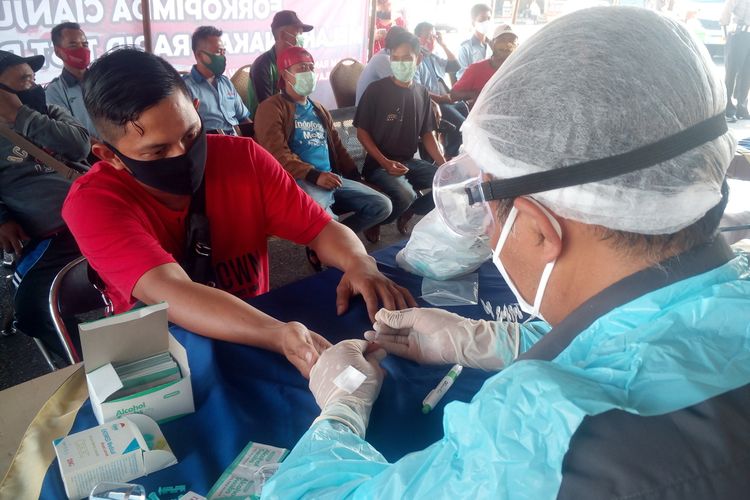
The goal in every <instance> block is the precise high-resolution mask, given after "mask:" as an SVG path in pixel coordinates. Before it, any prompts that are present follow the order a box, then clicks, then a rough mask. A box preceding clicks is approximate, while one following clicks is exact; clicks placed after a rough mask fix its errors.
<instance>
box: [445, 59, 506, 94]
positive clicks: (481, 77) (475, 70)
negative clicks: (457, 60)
mask: <svg viewBox="0 0 750 500" xmlns="http://www.w3.org/2000/svg"><path fill="white" fill-rule="evenodd" d="M495 71H497V69H496V68H493V67H492V65H491V64H490V60H489V59H485V60H484V61H479V62H475V63H474V64H471V65H469V67H468V68H466V71H464V74H463V75H461V78H460V79H459V80H458V81H457V82H456V84H455V85H454V86H453V90H476V91H477V92H481V91H482V89H483V88H484V86H485V85H486V84H487V82H489V81H490V78H492V75H494V74H495Z"/></svg>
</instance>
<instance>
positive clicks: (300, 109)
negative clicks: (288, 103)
mask: <svg viewBox="0 0 750 500" xmlns="http://www.w3.org/2000/svg"><path fill="white" fill-rule="evenodd" d="M289 149H291V150H292V152H294V154H296V155H297V156H299V157H300V160H302V161H304V162H305V163H309V164H310V165H312V166H313V167H315V168H316V169H318V170H320V171H321V172H330V171H331V158H330V156H328V140H327V138H326V131H325V128H323V123H322V122H321V121H320V118H319V117H318V115H317V114H316V113H315V109H314V108H313V104H312V102H310V100H309V99H308V100H307V103H306V104H305V105H301V104H295V105H294V133H293V134H292V137H291V139H289Z"/></svg>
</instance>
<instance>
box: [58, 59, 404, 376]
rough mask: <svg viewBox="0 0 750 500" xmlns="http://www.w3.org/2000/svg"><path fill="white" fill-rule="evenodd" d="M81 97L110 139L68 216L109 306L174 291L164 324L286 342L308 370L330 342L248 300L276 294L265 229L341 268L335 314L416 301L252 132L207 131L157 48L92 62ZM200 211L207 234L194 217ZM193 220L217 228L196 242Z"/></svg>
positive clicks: (280, 345)
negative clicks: (357, 303) (355, 305)
mask: <svg viewBox="0 0 750 500" xmlns="http://www.w3.org/2000/svg"><path fill="white" fill-rule="evenodd" d="M84 95H85V96H86V108H87V109H88V111H89V114H90V115H91V118H92V119H93V120H94V123H95V124H96V128H97V130H98V131H99V132H100V134H101V136H102V139H103V141H104V142H103V143H101V144H96V145H95V146H94V152H95V153H96V155H97V156H98V157H99V158H101V159H102V161H100V162H98V163H96V164H95V165H94V166H93V168H92V169H91V171H90V172H89V173H88V174H86V175H85V176H84V177H82V178H81V179H79V180H78V181H76V182H75V183H74V185H73V187H72V189H71V191H70V194H69V196H68V198H67V200H66V201H65V206H64V208H63V217H64V218H65V220H66V222H67V223H68V225H69V227H70V229H71V231H72V232H73V234H74V236H75V237H76V240H77V241H78V243H79V245H80V247H81V251H82V252H83V254H84V255H85V256H86V258H87V259H88V260H89V263H90V265H91V267H93V269H95V270H96V271H97V273H98V274H99V276H100V278H101V279H102V281H103V282H104V285H105V287H106V293H107V295H108V296H109V298H110V299H111V300H112V302H113V305H114V308H115V312H123V311H127V310H128V309H130V308H132V307H133V306H134V305H135V304H136V302H138V301H140V302H143V303H146V304H154V303H159V302H163V301H164V302H168V303H169V319H170V321H172V322H174V323H176V324H178V325H180V326H182V327H184V328H186V329H188V330H190V331H193V332H195V333H198V334H200V335H205V336H207V337H212V338H217V339H221V340H226V341H230V342H238V343H244V344H249V345H254V346H258V347H262V348H266V349H270V350H273V351H276V352H279V353H282V354H284V355H285V356H286V357H287V359H289V361H290V362H292V363H293V364H294V365H295V366H296V367H297V368H298V369H299V370H300V372H301V373H302V374H303V375H306V374H307V373H308V371H309V369H310V367H311V366H312V365H313V364H314V362H315V361H316V360H317V359H318V355H319V353H320V352H321V351H322V350H323V349H325V348H326V347H327V346H328V342H327V341H326V340H325V339H323V338H322V337H320V336H319V335H317V334H315V333H312V332H310V331H308V330H307V328H305V326H304V325H302V324H300V323H297V322H290V323H282V322H280V321H278V320H276V319H274V318H271V317H269V316H267V315H265V314H264V313H262V312H260V311H259V310H257V309H255V308H253V307H251V306H250V305H248V304H247V303H246V302H244V301H243V300H241V299H243V298H249V297H254V296H256V295H259V294H262V293H265V292H266V291H268V248H267V244H266V241H267V238H268V237H269V236H271V235H276V236H279V237H282V238H287V239H290V240H293V241H295V242H296V243H299V244H302V245H308V246H310V248H312V249H313V250H314V251H315V252H317V254H318V256H319V257H320V259H321V261H322V262H323V263H324V264H327V265H330V266H333V267H337V268H338V269H341V270H342V271H343V272H344V275H343V277H342V278H341V282H340V284H339V286H338V288H337V290H336V291H337V299H336V304H335V306H334V304H331V305H330V307H331V308H333V307H336V310H337V312H338V313H339V314H343V313H344V312H345V311H346V310H347V308H348V304H349V299H350V298H351V297H352V296H353V295H356V294H361V295H362V296H363V298H364V299H365V303H366V304H367V308H368V312H369V313H370V316H371V317H372V316H374V314H375V312H376V311H377V305H378V302H379V301H380V302H382V303H383V304H384V305H390V306H393V307H403V306H405V305H406V304H407V303H410V304H414V299H413V298H412V297H411V295H409V292H407V291H406V290H404V289H403V288H401V287H398V286H397V285H395V284H394V283H392V282H391V281H390V280H388V279H387V278H385V277H384V276H383V275H382V274H381V273H380V272H379V271H378V269H377V266H376V264H375V260H374V259H373V258H372V257H369V256H368V255H367V254H366V252H365V249H364V247H363V246H362V243H361V242H360V241H359V239H358V238H357V237H356V236H355V234H354V233H352V232H351V230H350V229H349V228H347V227H345V226H342V225H341V224H339V223H338V222H335V221H332V220H331V218H330V217H329V216H328V215H327V214H326V213H325V212H324V211H323V209H321V208H320V207H319V206H318V205H316V204H315V202H313V200H312V199H310V197H309V196H307V195H306V194H305V193H304V192H302V191H301V190H300V189H299V188H298V187H297V185H296V184H295V183H294V180H293V179H292V178H291V177H290V176H289V175H288V174H287V173H286V172H285V171H284V170H283V169H282V168H281V166H280V165H279V163H278V162H277V161H276V160H275V159H274V158H273V157H272V156H271V155H270V154H269V153H268V152H267V151H265V150H264V149H263V148H261V147H259V146H258V145H257V144H256V143H255V142H254V141H252V140H250V139H247V138H243V137H230V136H222V135H208V136H207V135H206V133H205V130H204V129H203V127H202V125H201V121H200V117H199V116H198V113H197V112H196V110H195V108H194V106H193V103H192V102H191V98H190V95H189V93H188V91H187V88H186V87H185V84H184V82H183V80H182V78H180V75H179V74H178V73H177V71H176V70H175V69H174V68H173V67H172V66H170V65H169V63H167V62H166V61H164V60H163V59H161V58H159V57H157V56H154V55H152V54H147V53H145V52H141V51H139V50H135V49H120V50H116V51H113V52H110V53H109V54H107V55H105V56H103V57H101V58H100V59H98V60H97V61H96V62H95V63H94V64H93V65H92V66H91V68H90V69H89V71H88V73H87V76H86V79H85V80H84ZM196 216H203V218H205V219H207V220H208V223H209V226H210V227H209V228H208V229H209V230H210V231H205V229H206V228H205V225H199V224H194V221H195V219H196ZM188 221H190V224H189V228H190V230H191V232H192V230H193V229H195V230H196V231H198V230H200V231H201V232H203V233H204V234H205V232H210V239H208V238H206V239H195V240H193V238H190V239H188V238H187V237H186V234H187V233H188V231H187V229H188ZM186 240H187V244H186ZM194 243H195V244H194ZM206 254H209V255H210V260H209V261H208V262H207V263H206V260H205V255H206ZM202 256H203V257H204V258H201V257H202ZM177 262H181V263H183V265H184V266H185V268H187V270H189V271H190V272H191V273H192V276H191V275H189V274H188V273H187V272H186V270H185V269H184V268H183V267H181V266H180V265H179V264H178V263H177ZM191 262H195V263H202V265H203V270H204V271H209V272H204V273H199V272H198V271H200V267H201V266H198V265H195V266H194V265H191ZM206 264H207V267H208V268H209V269H208V270H207V269H205V267H206ZM210 271H213V272H212V273H211V272H210ZM201 274H202V275H201ZM210 274H213V275H214V276H213V277H210V276H209V275H210ZM192 277H195V279H200V281H201V283H199V282H195V281H193V279H191V278H192ZM202 283H206V284H205V285H204V284H202ZM207 285H215V287H212V286H207Z"/></svg>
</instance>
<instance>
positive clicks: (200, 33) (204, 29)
mask: <svg viewBox="0 0 750 500" xmlns="http://www.w3.org/2000/svg"><path fill="white" fill-rule="evenodd" d="M223 34H224V32H223V31H221V30H220V29H219V28H214V27H213V26H200V27H199V28H198V29H196V30H195V31H193V39H192V47H193V52H195V51H196V49H198V44H199V43H200V42H202V41H203V40H205V39H206V38H208V37H211V36H221V35H223Z"/></svg>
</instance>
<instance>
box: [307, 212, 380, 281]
mask: <svg viewBox="0 0 750 500" xmlns="http://www.w3.org/2000/svg"><path fill="white" fill-rule="evenodd" d="M309 246H310V248H312V249H313V250H315V253H317V254H318V257H319V258H320V260H321V261H322V262H323V263H324V264H326V265H327V266H332V267H335V268H337V269H340V270H341V271H344V272H346V271H348V270H350V269H352V268H354V267H356V266H362V265H370V264H371V265H374V264H375V262H374V260H373V259H372V257H370V256H369V255H367V250H365V247H364V245H362V242H361V241H360V240H359V238H357V236H356V235H355V234H354V233H353V232H352V230H351V229H349V228H348V227H346V226H344V225H343V224H339V223H338V222H336V221H331V222H329V223H328V224H326V226H325V227H324V228H323V230H322V231H321V232H320V233H319V234H318V236H317V237H315V239H314V240H312V241H311V242H310V243H309Z"/></svg>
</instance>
